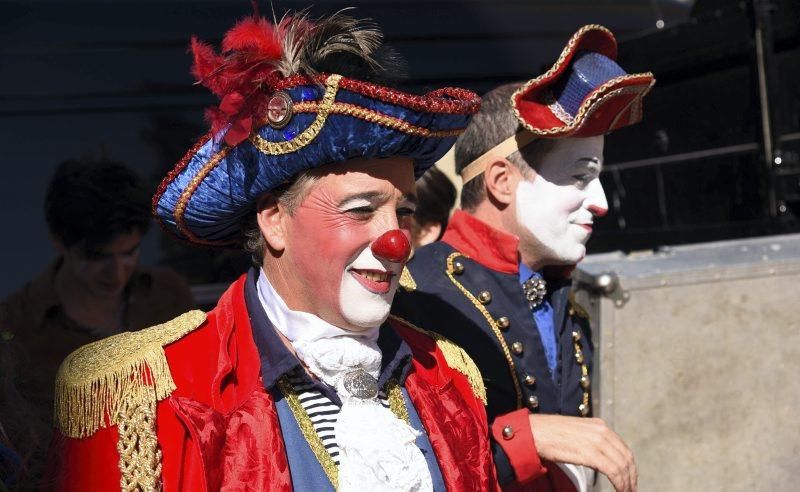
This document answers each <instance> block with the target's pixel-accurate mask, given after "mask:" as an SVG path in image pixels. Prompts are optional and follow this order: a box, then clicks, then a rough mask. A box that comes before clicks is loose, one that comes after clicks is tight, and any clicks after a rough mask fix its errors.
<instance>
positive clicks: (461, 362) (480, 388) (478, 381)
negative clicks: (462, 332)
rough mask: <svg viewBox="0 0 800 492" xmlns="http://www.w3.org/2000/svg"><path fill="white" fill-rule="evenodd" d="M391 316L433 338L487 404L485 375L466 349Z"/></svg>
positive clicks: (393, 316)
mask: <svg viewBox="0 0 800 492" xmlns="http://www.w3.org/2000/svg"><path fill="white" fill-rule="evenodd" d="M391 317H392V318H393V319H395V320H397V321H399V322H400V323H403V324H404V325H406V326H408V327H409V328H413V329H414V330H416V331H418V332H420V333H424V334H425V335H427V336H429V337H431V338H433V339H434V340H435V341H436V346H437V347H439V350H441V351H442V355H444V358H445V360H446V361H447V365H448V366H450V367H451V368H452V369H455V370H456V371H458V372H460V373H461V374H463V375H464V376H466V378H467V380H468V381H469V384H470V386H472V392H473V393H475V396H477V397H478V398H479V399H480V400H481V401H482V402H483V404H484V405H486V402H487V398H486V386H485V385H484V384H483V376H482V375H481V371H480V369H478V366H477V365H476V364H475V361H473V360H472V357H470V356H469V354H467V353H466V352H465V351H464V349H462V348H461V347H460V346H458V345H457V344H456V343H455V342H453V341H451V340H450V339H448V338H446V337H444V336H442V335H439V334H438V333H435V332H432V331H428V330H425V329H423V328H420V327H419V326H416V325H414V324H413V323H410V322H408V321H407V320H405V319H403V318H401V317H399V316H395V315H392V316H391Z"/></svg>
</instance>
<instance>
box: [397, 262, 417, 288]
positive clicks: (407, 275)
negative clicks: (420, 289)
mask: <svg viewBox="0 0 800 492" xmlns="http://www.w3.org/2000/svg"><path fill="white" fill-rule="evenodd" d="M399 284H400V287H401V288H402V289H403V290H404V291H406V292H414V291H415V290H417V283H416V282H415V281H414V277H412V276H411V272H410V271H409V270H408V267H403V273H401V274H400V281H399Z"/></svg>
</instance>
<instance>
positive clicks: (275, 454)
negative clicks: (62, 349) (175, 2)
mask: <svg viewBox="0 0 800 492" xmlns="http://www.w3.org/2000/svg"><path fill="white" fill-rule="evenodd" d="M381 40H382V35H381V33H380V31H378V30H377V28H376V27H375V26H374V25H372V24H370V23H368V22H363V21H358V20H355V19H353V18H351V17H349V16H347V15H345V14H344V13H341V12H340V13H337V14H335V15H333V16H330V17H326V18H322V19H312V18H310V17H309V16H308V15H306V14H303V13H300V14H295V15H288V16H286V17H284V18H283V19H282V20H281V21H280V22H278V23H277V24H273V23H271V22H269V21H267V20H266V19H264V18H261V17H258V16H257V15H256V16H254V17H252V18H248V19H245V20H243V21H241V22H240V23H239V24H237V25H236V26H235V27H233V28H232V29H231V30H230V31H229V32H228V33H227V34H226V35H225V36H224V38H223V40H222V45H221V50H220V51H217V50H216V49H215V48H214V47H212V46H210V45H208V44H206V43H204V42H202V41H200V40H197V39H192V41H191V52H192V55H193V57H194V64H193V68H192V72H193V74H194V76H195V77H196V78H197V80H198V82H199V83H200V84H201V85H203V86H204V87H206V88H208V89H209V90H210V91H211V92H212V93H213V94H214V95H216V96H217V97H218V98H219V100H220V103H219V105H217V106H215V107H212V108H210V109H209V110H208V111H207V119H208V120H209V123H210V126H211V130H210V131H209V133H208V134H206V135H205V136H203V137H201V138H199V139H198V141H197V142H196V144H195V145H194V146H193V147H192V148H191V149H190V150H189V151H188V152H187V154H186V155H185V156H184V158H183V159H181V161H180V162H178V164H177V165H176V166H175V168H174V169H173V170H172V171H171V172H170V173H169V174H168V175H167V176H166V178H165V179H164V180H163V182H162V184H161V186H160V187H159V189H158V191H157V193H156V195H155V196H154V198H153V212H154V214H155V216H156V217H157V219H158V220H159V222H160V223H161V225H162V226H163V228H164V229H165V230H166V231H167V232H169V233H170V234H171V235H173V236H175V237H176V238H177V239H178V240H182V241H185V242H188V243H191V244H194V245H198V246H202V247H207V248H243V249H244V250H245V251H247V252H249V253H250V254H251V255H252V256H253V260H254V266H253V268H252V269H251V270H250V271H249V272H248V273H247V274H245V275H243V276H242V277H241V278H239V280H237V281H236V282H234V283H233V284H232V285H231V286H230V287H229V289H228V290H227V291H226V292H225V293H224V294H223V295H222V297H221V299H220V300H219V303H218V304H217V306H216V307H215V308H214V309H213V310H211V311H210V312H208V313H203V312H200V311H192V312H189V313H186V314H184V315H182V316H180V317H179V318H177V319H175V320H173V321H170V322H168V323H166V324H164V325H160V326H155V327H152V328H149V329H146V330H143V331H141V332H137V333H129V334H122V335H118V336H116V337H112V338H110V339H106V340H103V341H101V342H97V343H95V344H92V345H89V346H86V347H83V348H81V349H79V350H77V351H76V352H74V353H73V354H71V355H70V356H69V357H68V358H67V359H66V360H65V361H64V363H63V365H62V367H61V369H60V372H59V376H58V382H57V388H56V401H57V405H56V406H57V408H56V426H57V437H56V439H55V444H54V449H53V453H54V456H56V457H57V458H58V459H56V460H54V462H53V463H54V465H53V467H52V468H53V469H52V470H51V472H52V476H51V479H52V481H53V482H52V483H54V484H55V486H56V488H58V489H60V490H113V489H118V488H120V486H121V487H122V488H123V489H124V490H138V489H142V490H155V489H163V490H166V491H172V490H191V491H198V490H212V491H216V490H221V489H236V490H241V489H248V490H251V489H252V490H280V491H289V490H340V491H353V490H392V491H444V490H494V489H497V487H498V485H497V479H496V476H495V467H494V463H493V459H492V452H491V444H490V439H489V428H488V424H487V421H486V414H485V410H484V404H485V402H486V394H485V388H484V386H483V380H482V378H481V376H480V373H479V371H478V369H477V367H476V366H475V364H474V363H473V362H472V361H471V359H470V358H469V357H468V356H467V355H466V353H464V352H463V351H462V350H461V349H460V348H459V347H458V346H456V345H455V344H453V343H452V342H450V341H449V340H447V339H445V338H443V337H440V336H434V335H432V334H431V333H429V332H427V331H425V330H424V329H423V328H421V327H417V326H414V325H411V324H409V323H408V322H406V321H404V320H402V319H400V318H397V317H391V316H390V306H391V303H392V299H393V297H394V294H395V291H396V289H397V287H398V284H399V281H400V277H401V274H402V273H403V268H404V265H405V264H406V262H407V261H408V259H409V257H410V253H411V246H410V242H409V235H410V232H409V229H410V225H411V218H412V215H413V214H414V210H415V204H416V196H415V190H414V183H415V180H416V178H418V177H419V176H420V175H422V173H424V172H425V170H426V169H428V168H429V167H430V166H431V165H433V163H434V162H436V161H437V160H438V159H439V158H441V157H442V156H443V155H444V154H445V153H446V152H447V150H448V149H449V148H450V147H451V146H452V144H453V142H454V141H455V139H456V137H457V136H458V135H459V134H461V132H463V130H464V128H465V127H466V125H467V121H468V119H469V117H470V116H471V115H472V114H474V113H475V112H476V111H477V110H478V108H479V104H480V101H479V98H478V97H477V96H476V95H475V94H474V93H472V92H469V91H466V90H462V89H456V88H443V89H438V90H435V91H432V92H429V93H427V94H424V95H414V94H408V93H404V92H401V91H398V90H395V89H393V88H390V87H387V86H385V85H380V84H379V83H378V82H377V81H382V82H381V83H383V82H385V81H387V80H391V79H392V78H393V76H394V73H393V71H392V69H391V68H390V67H392V66H395V64H394V63H393V62H392V60H391V53H388V52H387V51H386V50H385V49H384V48H383V47H382V43H381Z"/></svg>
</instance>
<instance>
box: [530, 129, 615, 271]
mask: <svg viewBox="0 0 800 492" xmlns="http://www.w3.org/2000/svg"><path fill="white" fill-rule="evenodd" d="M531 164H533V167H534V168H535V170H536V172H535V176H533V177H532V178H529V179H525V180H522V181H520V183H519V186H518V187H517V194H516V214H517V222H518V223H519V225H520V226H522V229H523V230H522V231H521V232H522V234H520V248H521V249H523V250H524V252H527V253H528V256H533V257H535V261H537V262H541V263H542V264H544V265H566V264H575V263H578V262H579V261H581V260H582V259H583V258H584V256H586V242H587V241H588V240H589V236H591V234H592V224H593V222H594V217H596V216H602V215H604V214H605V213H606V212H607V211H608V202H607V201H606V196H605V191H604V190H603V186H602V184H601V183H600V171H601V170H602V167H603V136H597V137H589V138H565V139H562V140H558V141H556V142H555V143H554V145H553V147H552V148H551V149H550V151H549V152H547V153H546V154H545V155H544V156H542V158H541V160H540V161H539V162H538V163H531Z"/></svg>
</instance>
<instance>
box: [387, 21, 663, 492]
mask: <svg viewBox="0 0 800 492" xmlns="http://www.w3.org/2000/svg"><path fill="white" fill-rule="evenodd" d="M616 54H617V48H616V41H615V39H614V36H613V34H612V33H611V32H610V31H608V30H607V29H605V28H604V27H602V26H597V25H589V26H585V27H583V28H581V29H580V30H579V31H578V32H577V33H576V34H575V35H574V36H573V37H572V39H570V40H569V42H568V43H567V45H566V47H565V48H564V50H563V52H562V53H561V56H560V57H559V58H558V61H557V62H556V63H555V64H554V65H553V66H552V67H551V68H550V69H549V70H547V71H546V72H545V73H543V74H542V75H540V76H539V77H536V78H534V79H532V80H530V81H528V82H527V83H516V84H509V85H504V86H501V87H499V88H497V89H495V90H493V91H490V92H489V93H488V94H486V95H485V96H484V97H483V102H482V106H481V110H480V112H479V113H478V114H477V115H476V116H475V117H474V118H473V119H472V121H471V122H470V125H469V127H468V128H467V130H466V131H465V132H464V133H463V134H462V135H461V136H460V137H459V139H458V141H457V142H456V145H455V162H456V171H457V172H458V174H460V175H461V178H462V180H463V182H464V187H463V188H462V190H461V210H458V211H456V212H455V213H454V214H453V217H451V219H450V223H449V225H448V227H447V230H446V231H445V234H444V236H443V237H442V240H441V241H439V242H437V243H434V244H431V245H429V246H427V247H425V248H422V249H420V250H418V251H417V252H416V254H415V255H414V258H413V260H412V261H411V262H410V263H409V265H408V269H407V272H406V273H405V275H404V280H405V282H404V285H403V289H400V291H399V292H398V295H397V296H396V298H395V303H394V305H393V307H392V311H393V313H394V314H396V315H398V316H401V317H403V318H406V319H408V320H409V321H410V322H412V323H414V324H418V325H420V326H426V327H431V329H434V330H436V331H437V332H438V333H440V334H442V335H443V336H446V337H448V338H450V339H452V340H453V341H455V342H456V343H458V344H459V345H461V346H462V347H463V348H464V350H466V351H467V353H468V354H469V355H470V356H471V357H472V358H473V359H474V360H475V362H476V364H477V365H478V367H479V368H480V371H481V373H482V375H483V377H484V381H485V382H486V387H487V394H488V407H487V413H488V415H489V421H490V422H491V423H492V433H493V435H494V436H495V437H496V439H495V442H496V443H497V445H496V446H495V448H494V451H495V464H496V466H497V470H498V476H499V478H500V482H501V484H503V485H504V486H505V487H508V488H510V489H512V490H514V489H520V488H521V489H524V490H539V491H547V490H557V491H569V490H578V491H587V490H590V489H591V488H592V487H593V482H594V477H595V474H594V470H598V471H599V472H600V473H602V474H604V475H606V476H607V477H608V478H609V479H610V480H611V482H612V484H613V485H614V487H615V488H616V489H617V490H618V491H626V492H629V491H633V490H636V487H637V471H636V464H635V461H634V458H633V454H632V452H631V450H630V449H628V447H627V445H626V444H625V443H624V442H623V440H622V439H621V438H620V437H619V436H618V435H617V434H616V433H615V432H614V431H612V430H611V429H609V428H608V427H607V426H606V425H605V424H604V423H603V421H602V420H600V419H594V418H591V416H592V408H591V376H592V355H593V346H592V336H591V332H590V330H589V322H588V319H587V318H586V312H585V311H584V310H583V309H582V308H581V306H579V305H578V304H576V303H575V302H574V300H573V299H572V297H571V294H570V292H571V288H570V287H571V286H570V281H569V274H570V272H571V271H572V270H573V269H574V267H575V265H576V264H577V263H578V262H580V261H581V260H582V259H583V257H584V256H585V254H586V246H585V244H586V241H587V240H588V239H589V236H590V235H591V232H592V225H593V222H594V220H595V219H596V218H598V217H601V216H603V215H604V214H605V213H606V212H607V209H608V204H607V202H606V198H605V193H604V191H603V187H602V185H601V183H600V179H599V178H600V172H601V170H602V165H603V145H604V135H605V134H607V133H608V132H610V131H613V130H616V129H617V128H620V127H623V126H626V125H630V124H633V123H636V122H638V121H639V120H640V119H641V117H642V112H641V111H642V98H643V97H644V96H645V94H647V92H648V91H649V89H650V87H651V86H652V84H653V83H654V79H653V75H652V74H650V73H642V74H627V73H625V71H624V70H622V68H620V67H619V65H617V64H616V62H615V61H614V60H615V58H616Z"/></svg>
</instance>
